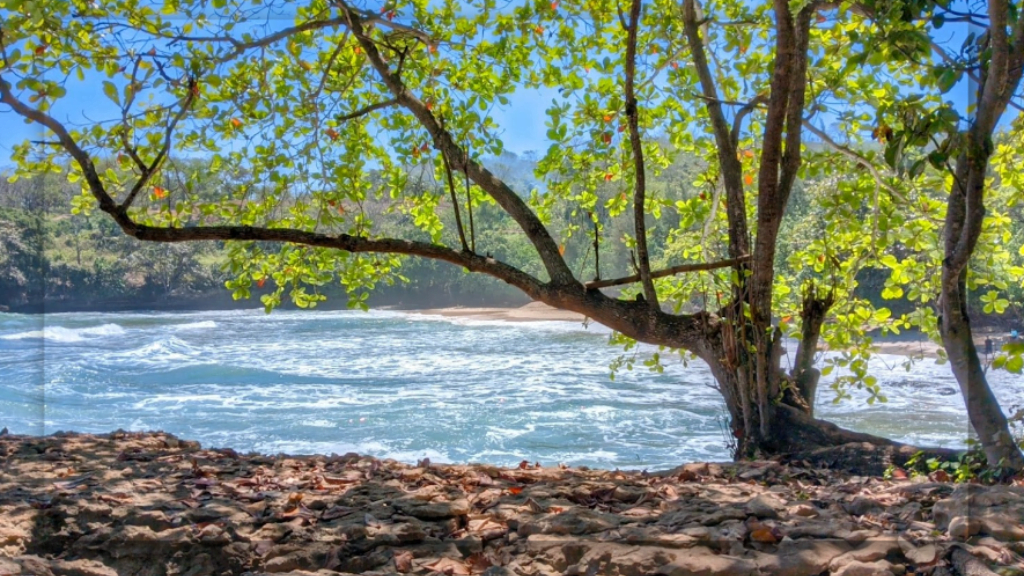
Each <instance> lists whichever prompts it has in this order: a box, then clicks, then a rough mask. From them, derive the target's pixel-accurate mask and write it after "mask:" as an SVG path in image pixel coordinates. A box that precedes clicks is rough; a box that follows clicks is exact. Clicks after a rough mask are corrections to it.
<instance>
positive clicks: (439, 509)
mask: <svg viewBox="0 0 1024 576" xmlns="http://www.w3.org/2000/svg"><path fill="white" fill-rule="evenodd" d="M395 508H397V509H398V510H400V511H401V512H402V513H403V514H407V515H409V516H412V517H414V518H419V519H420V520H443V519H445V518H452V517H455V516H465V515H466V514H469V510H470V508H469V501H468V500H466V499H465V498H457V499H455V500H451V501H449V502H444V501H441V502H426V503H424V502H420V501H418V500H415V499H408V500H402V501H398V502H395Z"/></svg>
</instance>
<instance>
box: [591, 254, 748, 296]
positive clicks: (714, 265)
mask: <svg viewBox="0 0 1024 576" xmlns="http://www.w3.org/2000/svg"><path fill="white" fill-rule="evenodd" d="M748 260H750V256H741V257H739V258H729V259H728V260H719V261H718V262H702V263H699V264H680V265H678V266H673V267H671V268H665V269H663V270H655V271H652V272H651V278H664V277H666V276H675V275H676V274H682V273H684V272H702V271H705V270H717V269H719V268H728V267H730V266H735V265H737V264H741V263H743V262H746V261H748ZM639 281H640V275H639V274H633V275H631V276H623V277H622V278H610V279H608V280H592V281H590V282H587V283H586V284H584V286H585V287H586V288H587V289H588V290H594V289H597V288H608V287H610V286H621V285H622V284H632V283H633V282H639Z"/></svg>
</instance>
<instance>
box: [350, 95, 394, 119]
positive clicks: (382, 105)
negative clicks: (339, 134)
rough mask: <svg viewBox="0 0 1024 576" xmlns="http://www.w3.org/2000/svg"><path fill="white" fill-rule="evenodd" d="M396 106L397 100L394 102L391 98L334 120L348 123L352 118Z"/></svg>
mask: <svg viewBox="0 0 1024 576" xmlns="http://www.w3.org/2000/svg"><path fill="white" fill-rule="evenodd" d="M397 104H398V100H396V99H394V98H392V99H390V100H385V101H384V102H376V103H374V104H370V105H368V106H364V107H362V108H360V109H359V110H356V111H355V112H349V113H348V114H342V115H341V116H338V117H337V118H336V120H337V121H338V122H345V121H348V120H352V119H354V118H359V117H360V116H366V115H367V114H369V113H371V112H375V111H377V110H380V109H382V108H387V107H389V106H395V105H397Z"/></svg>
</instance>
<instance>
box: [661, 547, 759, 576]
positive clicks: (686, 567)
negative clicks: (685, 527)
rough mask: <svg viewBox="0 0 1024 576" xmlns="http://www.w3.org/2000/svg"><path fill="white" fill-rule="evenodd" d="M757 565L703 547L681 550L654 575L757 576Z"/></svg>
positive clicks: (744, 559) (747, 560)
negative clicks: (755, 575)
mask: <svg viewBox="0 0 1024 576" xmlns="http://www.w3.org/2000/svg"><path fill="white" fill-rule="evenodd" d="M757 568H758V567H757V565H756V564H755V563H754V562H751V561H750V560H749V559H747V558H735V557H732V556H727V555H724V554H716V553H715V552H712V551H711V550H710V549H708V548H705V547H703V546H697V547H695V548H690V549H689V550H681V551H679V552H678V553H676V554H675V558H674V559H672V560H671V561H670V562H668V563H666V564H664V565H662V566H660V567H659V568H658V569H657V570H655V571H654V572H653V574H657V575H659V576H746V575H751V576H752V575H754V574H757Z"/></svg>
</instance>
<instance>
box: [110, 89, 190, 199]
mask: <svg viewBox="0 0 1024 576" xmlns="http://www.w3.org/2000/svg"><path fill="white" fill-rule="evenodd" d="M193 82H195V80H194V79H193V80H191V81H190V86H189V87H188V94H186V95H185V98H184V100H183V101H182V103H181V107H180V108H179V109H178V112H177V113H176V114H175V115H174V117H173V118H172V119H171V121H170V122H169V123H168V124H167V128H166V129H165V130H164V145H163V146H162V147H161V148H160V151H159V152H157V154H156V158H153V162H151V163H150V164H149V166H145V164H144V163H143V162H142V159H141V158H139V157H138V156H137V155H133V156H134V157H135V159H136V160H135V161H136V162H137V163H138V164H139V166H140V170H142V175H141V176H140V177H139V179H138V181H137V182H135V185H134V186H132V191H131V192H130V193H129V194H128V197H127V198H125V199H124V202H122V203H121V206H120V209H121V210H127V209H128V207H129V206H131V205H132V202H134V201H135V197H136V196H138V194H139V192H141V191H142V189H143V188H144V187H145V186H146V184H148V183H149V181H150V179H151V178H152V177H153V175H154V174H156V172H157V170H159V169H160V165H161V164H163V162H164V160H166V159H167V155H168V154H169V153H170V150H171V137H172V135H173V133H174V128H175V127H176V126H177V125H178V123H179V122H181V120H182V118H184V117H185V113H186V112H188V110H189V109H190V108H191V107H192V103H193V102H194V101H195V98H196V91H195V89H194V86H192V85H191V84H192V83H193ZM125 138H126V139H127V136H126V137H125ZM125 144H126V145H127V142H126V143H125Z"/></svg>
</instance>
